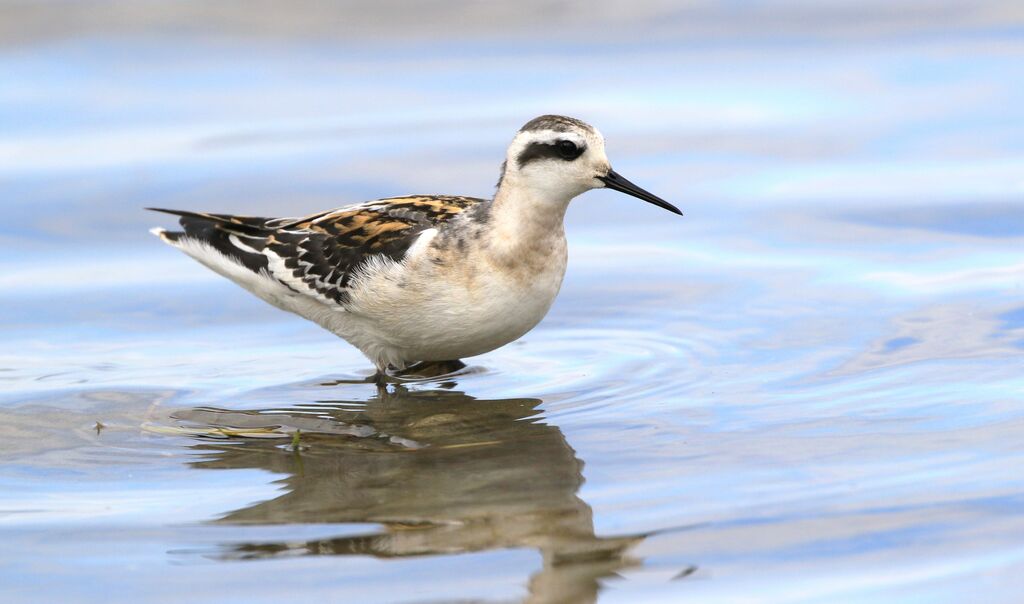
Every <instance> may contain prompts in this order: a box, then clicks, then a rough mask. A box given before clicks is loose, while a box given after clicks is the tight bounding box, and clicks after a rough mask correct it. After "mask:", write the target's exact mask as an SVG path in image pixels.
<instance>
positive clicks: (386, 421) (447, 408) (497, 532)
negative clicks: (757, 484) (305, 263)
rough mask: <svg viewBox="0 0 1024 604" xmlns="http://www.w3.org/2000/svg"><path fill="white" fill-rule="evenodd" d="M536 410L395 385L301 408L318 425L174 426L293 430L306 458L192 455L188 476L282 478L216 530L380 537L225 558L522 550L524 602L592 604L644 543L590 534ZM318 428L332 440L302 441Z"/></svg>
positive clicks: (261, 547)
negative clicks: (532, 558)
mask: <svg viewBox="0 0 1024 604" xmlns="http://www.w3.org/2000/svg"><path fill="white" fill-rule="evenodd" d="M539 404H540V401H538V400H535V399H511V400H492V401H488V400H475V399H473V398H472V397H469V396H466V395H464V394H462V393H459V392H452V391H418V392H410V391H407V390H405V389H402V388H399V389H398V390H397V391H395V392H391V393H388V392H385V391H383V390H382V391H381V394H380V395H379V396H377V397H376V398H374V399H372V400H370V401H369V402H368V403H366V404H365V406H363V407H357V406H356V404H355V403H353V402H348V401H333V402H324V403H319V404H318V405H317V406H316V407H315V410H314V409H312V408H307V409H308V410H309V411H313V412H314V413H315V415H303V409H302V408H299V409H277V410H268V411H267V412H237V411H236V412H227V411H216V410H210V409H197V410H191V411H187V412H181V413H179V414H178V417H179V418H180V419H182V420H184V421H187V422H189V423H199V424H205V425H212V426H225V425H231V426H239V425H241V426H245V427H247V428H252V427H255V426H259V425H263V426H280V425H282V424H286V425H290V426H292V427H303V433H302V434H303V435H302V440H303V442H305V443H306V444H307V445H308V446H309V448H308V449H307V450H305V451H303V452H302V453H301V454H300V455H293V454H290V453H288V452H287V451H283V450H282V449H280V448H278V447H275V446H273V444H271V443H269V442H267V441H265V440H258V439H254V440H249V441H243V442H241V443H239V442H234V443H231V444H227V445H220V444H218V443H217V442H216V441H212V442H210V443H208V444H203V445H198V448H199V449H200V450H203V451H204V452H205V453H206V456H205V459H204V461H200V462H197V463H196V464H195V465H196V466H197V467H200V468H209V469H238V468H259V469H265V470H269V471H272V472H275V473H281V474H286V475H287V478H285V479H284V480H283V481H282V485H283V486H284V488H286V489H287V493H285V494H284V495H281V496H280V497H277V498H275V499H272V500H269V501H264V502H261V503H257V504H255V505H252V506H250V507H247V508H244V509H240V510H236V511H233V512H230V513H228V514H227V515H226V516H224V517H223V518H221V519H220V520H219V522H224V523H233V524H237V523H245V524H287V523H374V524H379V525H382V526H383V530H382V531H381V532H379V533H372V534H364V535H357V536H345V537H337V538H328V539H320V540H315V541H292V540H288V541H281V542H276V543H244V544H232V545H227V546H225V549H224V550H223V551H222V552H221V554H220V556H221V557H223V558H226V559H239V558H241V559H251V558H265V557H273V556H278V555H284V556H295V555H371V556H376V557H387V558H393V557H402V556H422V555H439V554H455V553H463V552H473V551H484V550H491V549H499V548H524V547H525V548H533V549H537V550H539V551H540V552H541V554H542V555H543V560H544V565H543V568H542V570H540V571H538V572H537V573H536V574H534V576H533V577H531V579H530V584H529V589H530V594H531V597H530V599H529V600H528V601H535V602H587V601H593V600H594V599H595V598H596V594H597V591H598V589H599V579H600V578H601V577H605V576H609V575H612V574H614V573H615V572H616V571H618V570H620V569H622V568H625V567H628V566H630V565H632V564H635V563H636V562H635V561H634V560H631V559H630V558H629V557H628V556H627V555H626V551H627V549H628V548H630V547H631V546H632V545H634V544H636V543H637V542H639V541H640V540H641V539H642V538H643V536H627V537H613V538H602V537H597V536H596V535H595V534H594V525H593V520H592V512H591V509H590V506H588V505H587V504H586V503H584V502H583V501H582V500H581V499H580V498H579V497H578V496H577V495H576V492H577V490H578V489H579V487H580V485H581V484H582V482H583V477H582V475H581V469H582V465H583V464H582V462H581V461H580V460H578V459H576V457H575V453H574V451H573V450H572V449H571V448H570V447H569V445H568V444H567V443H566V441H565V437H564V436H563V435H562V433H561V431H560V430H559V429H558V428H557V427H555V426H551V425H546V424H543V423H540V422H539V421H538V420H539V419H540V416H539V414H540V411H539V410H538V408H537V407H538V405H539ZM324 418H329V419H330V420H331V421H330V426H328V427H327V428H326V429H327V430H328V431H329V432H332V434H325V433H319V434H317V433H311V432H307V429H312V428H313V427H314V426H315V425H316V424H317V423H318V422H323V421H324ZM321 427H323V424H322V423H321Z"/></svg>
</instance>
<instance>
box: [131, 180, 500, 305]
mask: <svg viewBox="0 0 1024 604" xmlns="http://www.w3.org/2000/svg"><path fill="white" fill-rule="evenodd" d="M483 201H484V200H482V199H477V198H474V197H456V196H438V195H417V196H410V197H395V198H390V199H381V200H378V201H370V202H366V203H363V204H359V205H355V206H348V207H343V208H338V209H335V210H329V211H326V212H320V213H317V214H313V215H310V216H306V217H303V218H257V217H248V216H231V215H227V214H208V213H199V212H186V211H179V210H163V209H158V208H150V209H153V210H155V211H158V212H165V213H168V214H174V215H176V216H179V217H180V220H179V222H180V224H181V226H182V227H183V231H181V232H167V231H157V234H159V235H160V236H161V238H163V239H164V240H165V241H167V242H168V243H171V244H172V245H175V244H177V243H178V242H179V241H180V240H182V239H195V240H199V241H200V242H202V243H205V244H206V245H208V246H209V247H212V248H213V250H215V251H216V252H217V253H219V254H222V255H224V256H227V257H228V258H230V259H231V260H233V261H235V262H237V263H238V264H241V265H242V266H244V267H245V268H247V269H248V270H250V271H253V272H255V273H266V274H267V276H269V277H271V278H273V279H276V280H277V281H279V282H281V283H282V284H284V285H286V286H287V287H289V288H291V289H292V290H294V291H296V292H299V293H302V294H306V295H310V296H313V297H315V298H317V299H319V300H320V301H322V302H327V303H332V304H339V305H342V306H343V305H344V304H345V303H346V302H347V298H348V288H349V285H350V283H351V280H352V278H353V276H354V275H355V274H356V273H357V271H358V269H359V267H360V266H362V265H363V264H364V263H365V262H366V261H367V260H368V259H369V258H371V257H373V256H384V257H386V258H389V259H391V260H395V261H400V260H401V259H402V258H403V257H404V256H405V253H406V251H407V250H408V249H409V247H410V246H411V245H412V244H413V243H414V242H415V241H416V238H417V237H418V236H419V234H420V233H422V232H423V231H425V230H427V229H430V228H433V227H436V226H439V225H441V224H443V223H445V222H447V221H448V220H450V219H451V218H452V217H454V216H457V215H459V214H461V213H462V212H464V211H466V210H468V209H470V208H473V207H475V206H477V205H478V204H480V203H482V202H483Z"/></svg>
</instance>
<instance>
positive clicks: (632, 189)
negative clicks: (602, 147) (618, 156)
mask: <svg viewBox="0 0 1024 604" xmlns="http://www.w3.org/2000/svg"><path fill="white" fill-rule="evenodd" d="M597 179H598V180H600V181H601V182H603V183H604V186H606V187H608V188H609V189H611V190H613V191H621V192H623V193H625V194H626V195H632V196H633V197H636V198H637V199H642V200H644V201H646V202H647V203H653V204H654V205H656V206H658V207H659V208H665V209H666V210H668V211H669V212H672V213H673V214H679V215H680V216H682V215H683V213H682V212H681V211H679V208H677V207H675V206H674V205H672V204H670V203H669V202H667V201H665V200H664V199H662V198H660V197H658V196H657V195H654V194H652V193H648V192H647V191H644V190H643V189H641V188H640V187H638V186H636V185H634V184H633V183H631V182H629V181H628V180H626V179H625V178H623V177H622V176H619V174H618V172H616V171H615V170H608V174H607V175H606V176H598V177H597Z"/></svg>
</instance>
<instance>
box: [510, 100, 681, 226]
mask: <svg viewBox="0 0 1024 604" xmlns="http://www.w3.org/2000/svg"><path fill="white" fill-rule="evenodd" d="M503 187H516V188H523V189H527V190H530V191H532V192H534V194H535V195H536V196H538V197H542V198H546V199H551V200H552V201H553V202H556V203H558V202H560V203H568V201H569V200H570V199H572V198H573V197H576V196H577V195H579V194H580V193H584V192H586V191H589V190H590V189H597V188H600V187H607V188H609V189H614V190H616V191H622V192H623V193H627V194H629V195H632V196H634V197H637V198H640V199H643V200H644V201H648V202H650V203H653V204H655V205H657V206H659V207H662V208H665V209H666V210H669V211H671V212H675V213H676V214H682V212H680V211H679V210H678V209H677V208H676V207H675V206H673V205H672V204H670V203H668V202H667V201H665V200H663V199H661V198H659V197H656V196H654V195H652V194H651V193H648V192H647V191H644V190H643V189H641V188H640V187H638V186H636V185H634V184H633V183H631V182H629V181H628V180H626V179H625V178H623V177H621V176H619V175H618V174H617V173H616V172H615V171H614V170H612V167H611V163H609V161H608V156H607V155H605V152H604V137H603V136H601V133H600V132H598V131H597V129H596V128H594V127H593V126H591V125H589V124H587V123H585V122H582V121H580V120H577V119H574V118H571V117H565V116H561V115H542V116H540V117H537V118H534V119H532V120H530V121H529V122H527V123H526V125H524V126H523V127H522V128H520V129H519V132H518V133H517V134H516V136H515V138H514V139H512V144H511V145H509V148H508V153H507V154H506V156H505V165H504V167H503V168H502V174H501V180H500V181H498V188H499V190H500V189H501V188H503Z"/></svg>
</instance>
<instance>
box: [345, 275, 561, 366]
mask: <svg viewBox="0 0 1024 604" xmlns="http://www.w3.org/2000/svg"><path fill="white" fill-rule="evenodd" d="M558 260H559V259H557V258H556V259H553V260H552V262H551V264H550V265H549V266H547V267H546V268H545V269H544V270H542V271H540V272H538V273H535V274H532V275H530V277H529V278H522V277H521V276H518V277H517V276H515V275H509V274H504V273H500V272H490V271H485V270H479V271H476V274H473V275H466V274H465V273H464V272H460V271H454V272H453V271H446V270H441V269H433V268H430V267H424V266H423V265H420V270H417V268H415V265H414V267H412V268H410V269H408V270H407V271H406V274H405V275H403V276H401V277H399V280H398V281H396V280H395V278H394V276H393V275H387V274H381V275H379V276H377V277H375V278H373V279H368V280H367V281H366V282H365V283H362V284H360V287H358V288H356V289H355V291H353V292H352V298H351V303H350V305H349V308H350V311H349V312H350V314H352V315H354V318H355V317H358V321H357V323H358V325H359V328H358V331H360V332H362V333H358V334H357V333H351V331H350V330H347V331H349V333H348V334H342V333H339V335H342V337H345V338H346V339H347V340H349V341H351V342H352V343H353V344H355V345H356V346H357V347H359V348H361V349H363V352H364V353H367V354H368V355H369V356H371V358H372V357H373V356H374V352H373V351H372V350H367V349H366V348H367V346H366V341H367V340H369V341H370V342H369V344H370V347H376V346H377V345H380V346H382V347H384V348H386V349H387V350H384V351H381V352H383V353H384V355H383V356H385V357H386V358H387V360H388V362H389V363H391V364H393V365H396V366H402V365H406V364H408V363H411V362H416V361H447V360H453V359H460V358H465V357H471V356H476V355H478V354H483V353H485V352H490V351H491V350H494V349H495V348H498V347H500V346H503V345H505V344H508V343H509V342H511V341H513V340H516V339H518V338H519V337H521V336H522V335H523V334H525V333H526V332H528V331H529V330H530V329H532V328H533V327H534V326H536V325H537V323H539V322H540V321H541V319H543V318H544V315H546V314H547V312H548V309H549V308H550V307H551V303H552V302H553V301H554V299H555V296H556V295H557V294H558V290H559V288H560V287H561V284H562V277H563V276H564V274H565V261H564V258H563V259H561V261H558ZM403 281H404V282H403ZM378 343H379V344H378ZM377 354H378V355H379V354H380V353H379V352H378V353H377Z"/></svg>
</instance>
